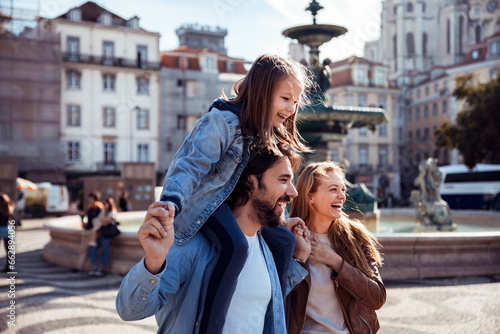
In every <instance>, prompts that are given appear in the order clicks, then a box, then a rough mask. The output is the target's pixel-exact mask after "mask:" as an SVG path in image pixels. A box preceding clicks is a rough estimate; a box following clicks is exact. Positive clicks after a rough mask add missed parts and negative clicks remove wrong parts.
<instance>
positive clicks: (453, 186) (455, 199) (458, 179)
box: [439, 164, 500, 210]
mask: <svg viewBox="0 0 500 334" xmlns="http://www.w3.org/2000/svg"><path fill="white" fill-rule="evenodd" d="M439 170H440V171H441V173H442V176H443V178H442V180H441V186H440V190H441V197H442V198H443V200H445V201H446V202H448V205H449V206H450V208H452V209H478V210H489V209H492V208H494V207H497V206H498V205H499V203H497V202H498V201H500V165H487V164H477V165H476V166H475V167H474V168H473V169H472V170H470V169H469V168H468V167H467V166H465V165H449V166H442V167H439Z"/></svg>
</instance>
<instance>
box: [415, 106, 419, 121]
mask: <svg viewBox="0 0 500 334" xmlns="http://www.w3.org/2000/svg"><path fill="white" fill-rule="evenodd" d="M415 120H416V121H420V107H417V109H416V111H415Z"/></svg>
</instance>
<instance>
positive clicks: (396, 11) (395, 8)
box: [393, 5, 398, 15]
mask: <svg viewBox="0 0 500 334" xmlns="http://www.w3.org/2000/svg"><path fill="white" fill-rule="evenodd" d="M393 10H394V15H396V14H397V13H398V6H397V5H396V6H394V9H393Z"/></svg>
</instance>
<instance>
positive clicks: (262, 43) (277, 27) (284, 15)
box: [15, 0, 382, 62]
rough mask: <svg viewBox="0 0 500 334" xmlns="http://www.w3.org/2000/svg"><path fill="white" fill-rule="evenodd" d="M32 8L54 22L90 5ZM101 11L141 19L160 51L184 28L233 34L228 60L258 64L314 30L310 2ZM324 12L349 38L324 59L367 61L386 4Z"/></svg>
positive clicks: (146, 4) (143, 0) (113, 0)
mask: <svg viewBox="0 0 500 334" xmlns="http://www.w3.org/2000/svg"><path fill="white" fill-rule="evenodd" d="M28 2H31V3H32V4H35V6H36V5H39V6H40V16H43V17H48V18H54V17H56V16H59V15H61V14H63V13H65V12H67V11H68V10H69V9H71V8H73V7H77V6H79V5H81V4H83V3H85V1H82V0H20V1H19V0H16V1H15V3H18V4H19V5H20V6H21V5H22V4H23V3H28ZM94 2H96V3H97V4H99V5H100V6H102V7H104V8H106V9H107V10H109V11H111V12H113V13H115V14H117V15H119V16H121V17H123V18H124V19H130V18H131V17H133V16H135V15H137V16H138V17H139V18H140V23H139V24H140V26H141V27H142V28H144V29H146V30H148V31H153V32H159V33H160V35H161V37H160V51H166V50H172V49H175V48H177V47H178V45H179V43H178V38H177V35H176V34H175V29H177V28H178V27H180V26H181V25H182V24H188V23H191V24H195V23H198V24H199V25H210V26H212V27H215V26H220V27H222V28H226V29H227V30H228V35H227V37H226V41H225V42H226V49H227V50H228V55H229V56H232V57H237V58H244V59H245V60H247V61H250V62H251V61H253V60H254V59H256V58H257V57H258V56H260V55H262V54H265V53H269V54H277V55H280V56H283V57H286V56H288V45H289V44H290V42H291V40H290V39H289V38H286V37H284V36H283V35H282V31H283V30H285V29H287V28H290V27H292V26H297V25H304V24H311V23H312V16H311V13H310V12H306V11H305V8H306V7H307V6H308V5H309V3H310V1H308V0H181V1H174V0H94ZM318 2H319V3H320V5H322V6H323V7H324V9H323V10H321V11H320V12H319V13H318V15H317V22H318V23H319V24H334V25H340V26H343V27H346V28H347V29H348V32H347V34H345V35H344V36H341V37H339V38H337V39H333V40H332V41H330V42H329V43H327V44H324V45H323V46H322V47H321V48H320V51H321V53H320V58H321V59H324V58H327V57H328V58H330V59H332V60H334V61H335V60H340V59H344V58H347V57H349V56H351V55H357V56H363V46H364V43H365V42H366V41H372V40H376V39H378V38H379V36H380V12H381V8H382V0H319V1H318Z"/></svg>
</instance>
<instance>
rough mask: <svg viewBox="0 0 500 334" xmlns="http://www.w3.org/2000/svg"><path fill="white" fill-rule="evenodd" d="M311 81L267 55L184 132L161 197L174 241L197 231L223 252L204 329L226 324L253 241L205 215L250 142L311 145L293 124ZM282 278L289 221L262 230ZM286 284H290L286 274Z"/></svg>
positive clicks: (301, 70)
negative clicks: (168, 213) (172, 213)
mask: <svg viewBox="0 0 500 334" xmlns="http://www.w3.org/2000/svg"><path fill="white" fill-rule="evenodd" d="M311 84H312V82H311V80H310V79H309V74H308V72H307V70H306V68H305V67H304V66H302V65H300V64H299V63H296V62H294V61H291V60H287V59H284V58H281V57H278V56H271V55H264V56H261V57H259V58H258V59H257V60H256V61H255V62H254V63H253V65H252V67H251V69H250V70H249V72H248V74H247V75H246V76H245V77H244V78H243V79H241V80H239V81H238V82H237V83H236V84H235V86H234V88H233V89H234V92H235V95H236V97H234V98H228V97H226V96H225V95H224V94H223V97H222V98H219V99H217V100H215V101H214V102H213V104H212V106H211V107H210V108H209V112H208V113H207V114H205V115H204V116H203V117H202V118H201V119H200V120H199V121H198V122H197V123H196V125H195V127H194V129H193V130H192V131H191V133H190V134H189V135H188V136H187V137H186V139H185V141H184V143H183V144H182V146H181V148H180V149H179V150H178V151H177V153H176V155H175V156H174V158H173V161H172V163H171V164H170V167H169V169H168V172H167V175H166V177H165V181H164V185H163V191H162V194H161V198H160V200H161V201H163V202H165V203H166V205H165V207H166V208H167V207H168V202H170V203H171V204H170V207H171V208H172V204H173V207H175V215H176V218H175V223H174V227H175V242H176V243H177V244H178V245H183V244H185V243H186V242H188V241H189V239H190V238H191V237H192V236H193V235H194V234H195V233H196V232H197V231H198V230H200V228H201V229H202V233H203V234H204V235H205V236H206V237H207V238H209V239H210V241H211V242H212V243H213V245H214V246H215V247H216V248H217V249H218V251H219V254H220V255H219V259H218V262H217V265H216V267H215V270H214V274H213V276H212V278H211V280H210V283H209V287H208V293H207V298H206V300H207V301H206V303H205V307H204V311H203V318H202V322H201V324H200V333H206V332H207V331H208V329H209V331H210V333H219V332H221V331H222V324H223V323H224V319H225V315H226V312H227V308H228V306H229V303H230V301H231V296H232V293H233V291H234V288H235V286H236V279H237V277H238V275H239V273H240V272H241V269H242V268H243V265H244V263H245V260H246V256H247V251H248V244H247V241H246V239H245V237H244V235H243V233H242V232H241V230H240V229H239V227H238V226H237V225H236V224H234V226H227V223H226V222H225V224H219V223H218V222H217V221H216V220H215V219H209V220H208V221H207V219H208V218H209V217H210V216H211V215H212V213H213V212H214V211H215V210H216V209H217V208H218V207H219V206H220V205H221V204H222V203H223V202H224V201H225V200H226V198H227V197H228V196H229V194H230V193H231V191H232V190H233V189H234V186H235V185H236V182H237V181H238V178H239V177H240V175H241V172H242V170H243V169H244V168H245V166H246V164H247V162H248V160H249V159H250V156H251V151H252V146H254V145H259V146H265V147H267V148H268V149H269V150H272V151H274V152H276V153H277V154H278V155H280V153H279V150H278V149H277V146H278V144H280V143H283V144H289V145H291V146H292V147H293V148H295V149H296V150H298V151H302V152H307V151H309V149H308V148H307V147H306V146H305V145H304V143H303V141H302V139H301V137H300V135H299V133H298V132H297V128H296V120H297V116H298V115H297V112H298V109H299V107H300V106H301V105H302V104H303V103H304V98H305V94H304V91H305V90H306V89H308V88H309V87H310V85H311ZM263 237H264V238H265V240H266V243H267V244H268V245H269V247H270V248H271V251H273V255H274V258H275V262H276V266H277V269H278V273H279V275H280V278H282V277H287V276H288V266H289V260H290V258H291V256H292V253H293V248H294V243H295V240H294V237H293V235H292V234H291V233H290V232H289V231H288V230H287V229H286V228H284V227H283V228H276V229H266V231H263ZM281 283H282V288H283V287H284V284H286V282H285V280H282V281H281Z"/></svg>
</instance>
